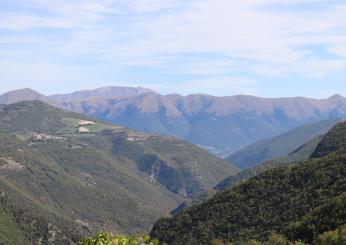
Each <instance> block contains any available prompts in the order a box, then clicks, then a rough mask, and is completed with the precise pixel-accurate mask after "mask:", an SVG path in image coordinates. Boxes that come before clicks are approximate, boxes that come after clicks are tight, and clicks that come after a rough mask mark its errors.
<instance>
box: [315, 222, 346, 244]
mask: <svg viewBox="0 0 346 245" xmlns="http://www.w3.org/2000/svg"><path fill="white" fill-rule="evenodd" d="M315 244H316V245H345V244H346V225H344V226H343V227H342V228H340V229H337V230H335V231H328V232H325V233H323V234H322V235H320V236H319V237H318V238H317V240H316V242H315Z"/></svg>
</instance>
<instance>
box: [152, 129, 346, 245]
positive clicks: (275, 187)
mask: <svg viewBox="0 0 346 245" xmlns="http://www.w3.org/2000/svg"><path fill="white" fill-rule="evenodd" d="M341 125H344V124H341ZM339 126H340V125H339ZM342 129H344V127H342ZM333 130H337V131H338V132H339V134H337V135H338V136H339V137H340V136H341V135H342V133H343V130H340V128H338V127H336V128H334V129H333ZM341 137H343V136H341ZM345 164H346V149H341V150H339V151H337V152H335V153H331V154H329V155H328V156H326V157H324V158H318V159H311V160H308V161H304V162H302V163H300V164H297V165H294V166H282V167H278V168H275V169H271V170H268V171H265V172H263V173H261V174H259V175H258V176H256V177H253V178H251V179H249V180H248V181H246V182H244V183H242V184H239V185H237V186H234V187H233V188H231V189H229V190H227V191H225V192H221V193H219V194H217V195H215V196H214V197H213V198H211V199H210V200H209V201H207V202H205V203H203V204H201V205H200V206H194V207H191V208H189V209H187V210H186V211H183V212H182V213H180V214H178V215H176V216H175V217H173V218H163V219H161V220H159V221H158V222H157V223H156V224H155V226H154V228H153V230H152V232H151V235H152V236H153V237H154V238H157V239H159V240H160V241H164V242H168V243H169V244H171V245H177V244H191V245H193V244H199V245H200V244H210V243H211V241H212V240H213V239H219V240H223V241H230V242H241V241H247V240H249V239H256V240H259V241H263V240H265V239H266V237H268V235H269V234H270V233H271V232H273V231H274V232H277V233H280V234H284V235H285V236H287V237H288V238H289V240H302V241H304V242H307V243H311V242H313V241H314V240H315V239H317V235H319V234H321V233H323V232H326V231H329V230H334V229H337V228H338V227H339V226H340V225H343V224H345V223H346V219H345V218H346V217H345V208H344V207H345V203H344V200H345V196H344V193H345V192H346V167H345ZM331 210H333V211H334V212H330V211H331Z"/></svg>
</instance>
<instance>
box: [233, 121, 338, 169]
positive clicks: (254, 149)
mask: <svg viewBox="0 0 346 245" xmlns="http://www.w3.org/2000/svg"><path fill="white" fill-rule="evenodd" d="M336 123H337V121H336V120H325V121H320V122H315V123H312V124H307V125H304V126H301V127H299V128H296V129H293V130H291V131H289V132H286V133H283V134H280V135H278V136H275V137H272V138H269V139H264V140H261V141H259V142H256V143H254V144H252V145H250V146H248V147H245V148H243V149H241V150H240V151H238V152H236V153H233V154H232V155H230V156H229V157H227V160H228V161H229V162H231V163H233V164H236V165H237V166H239V167H240V168H242V169H244V168H251V167H253V166H255V165H257V164H259V163H261V162H265V161H267V160H270V159H273V158H278V157H284V156H286V155H288V154H290V153H291V152H293V151H294V150H296V149H297V148H298V147H299V146H301V145H302V144H304V143H306V142H308V141H310V140H311V139H313V138H315V137H317V136H319V135H324V134H325V133H327V132H328V131H329V130H330V129H331V128H332V127H333V126H334V125H335V124H336ZM310 154H311V153H310Z"/></svg>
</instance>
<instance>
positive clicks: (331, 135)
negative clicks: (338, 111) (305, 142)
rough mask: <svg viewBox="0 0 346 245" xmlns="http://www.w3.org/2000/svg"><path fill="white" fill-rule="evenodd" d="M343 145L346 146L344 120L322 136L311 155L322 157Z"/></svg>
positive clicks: (345, 124) (345, 122)
mask: <svg viewBox="0 0 346 245" xmlns="http://www.w3.org/2000/svg"><path fill="white" fill-rule="evenodd" d="M344 147H346V121H343V122H341V123H339V124H337V125H336V126H335V127H334V128H333V129H332V130H330V131H329V132H328V133H327V135H326V136H325V137H323V139H322V140H321V142H320V143H319V144H318V146H317V147H316V149H315V151H314V152H313V153H312V154H311V157H314V158H315V157H323V156H326V155H328V154H329V153H331V152H333V151H336V150H338V149H341V148H344Z"/></svg>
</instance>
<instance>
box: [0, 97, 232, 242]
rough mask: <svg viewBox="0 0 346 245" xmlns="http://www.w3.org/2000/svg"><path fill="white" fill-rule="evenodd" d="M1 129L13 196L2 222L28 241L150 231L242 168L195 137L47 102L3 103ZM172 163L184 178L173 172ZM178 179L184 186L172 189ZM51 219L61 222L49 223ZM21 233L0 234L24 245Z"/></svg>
mask: <svg viewBox="0 0 346 245" xmlns="http://www.w3.org/2000/svg"><path fill="white" fill-rule="evenodd" d="M83 120H87V121H92V122H93V123H92V124H90V125H89V124H88V125H84V126H83V128H85V129H87V131H86V132H84V133H80V132H79V130H78V127H80V126H79V123H81V122H83ZM0 130H3V132H2V133H0V193H3V195H4V196H5V197H6V200H7V202H8V203H9V205H7V207H8V208H7V209H6V210H7V211H6V212H5V211H3V212H1V213H0V214H1V216H0V220H3V222H6V223H5V224H4V225H3V226H0V227H14V228H13V229H14V230H17V231H18V234H19V232H21V233H20V234H22V235H18V236H16V237H18V238H20V237H22V239H24V240H28V241H36V242H37V241H38V240H39V239H40V238H41V236H42V237H49V236H48V235H49V234H50V233H52V234H56V235H55V236H54V237H51V238H50V239H51V240H50V241H49V242H48V240H47V239H48V238H47V239H42V242H43V244H59V242H60V239H58V238H59V236H58V234H65V235H64V236H66V237H67V238H66V239H68V240H72V238H74V237H77V238H78V237H80V235H82V234H83V235H88V234H91V233H94V232H96V231H99V230H104V229H105V228H107V229H109V230H112V231H117V232H121V233H127V232H140V231H148V230H149V229H150V227H151V226H152V224H153V223H154V221H155V220H156V219H158V218H159V217H160V216H162V215H166V214H168V213H169V211H170V210H172V209H173V208H174V207H176V206H177V205H178V204H179V203H180V202H181V201H183V200H186V199H190V197H192V196H193V195H195V194H196V195H197V194H198V193H199V192H200V191H204V190H206V189H209V188H211V187H212V186H213V185H215V184H216V183H217V182H218V181H220V180H221V179H223V178H225V177H226V176H228V175H230V174H232V173H235V171H237V169H236V168H232V167H230V165H229V164H228V163H227V162H225V161H223V160H221V159H219V158H217V157H214V156H212V155H210V154H209V153H208V152H206V151H204V150H202V149H200V148H198V147H195V146H193V145H191V144H189V143H186V142H183V141H180V140H177V139H174V138H171V137H162V136H153V135H149V134H144V133H139V132H135V131H132V130H129V129H125V128H122V127H118V126H115V125H112V124H108V123H104V122H100V121H97V120H94V119H91V118H86V117H85V116H81V115H79V114H75V113H70V112H65V111H62V110H59V109H56V108H53V107H51V106H48V105H45V104H43V103H40V102H23V103H18V104H13V105H9V106H3V107H1V108H0ZM41 134H42V135H41ZM148 155H150V156H154V158H152V159H149V160H152V162H150V161H149V160H147V161H146V164H147V168H144V167H143V166H142V165H141V164H142V163H141V159H145V157H146V156H148ZM157 163H160V164H161V165H160V164H157ZM162 166H164V167H162ZM171 170H174V172H175V173H176V174H177V175H178V176H179V178H177V179H174V178H167V176H169V171H171ZM162 176H164V177H165V178H163V177H162ZM174 181H176V182H174ZM171 184H174V185H175V186H177V188H174V189H173V188H168V187H169V186H170V185H171ZM4 210H5V209H4ZM17 210H23V212H24V213H25V214H26V217H28V218H27V219H25V220H27V221H28V223H26V222H22V223H23V224H21V223H18V222H17V221H16V220H17V218H16V217H21V216H16V215H15V214H16V213H17ZM18 219H19V218H18ZM31 220H33V221H34V220H42V222H36V223H35V224H40V225H39V227H40V228H39V229H37V230H39V231H41V232H42V233H39V234H40V235H38V236H37V235H35V234H36V229H33V230H30V227H35V226H33V225H32V224H31V223H30V221H31ZM48 224H50V225H49V227H53V228H49V229H48V228H47V227H48ZM65 228H66V230H68V232H65V231H64V230H65ZM1 229H2V231H3V234H8V230H7V231H6V229H5V228H1ZM70 230H73V231H74V232H69V231H70ZM2 231H0V234H2V233H1V232H2ZM9 239H11V240H9ZM15 239H16V238H11V237H8V236H7V237H5V235H4V236H3V237H1V236H0V243H1V242H3V241H6V245H12V244H14V245H17V244H18V241H17V240H15ZM74 239H75V238H74ZM24 240H23V241H24ZM34 243H35V242H34ZM24 244H25V243H24ZM65 244H66V243H65Z"/></svg>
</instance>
